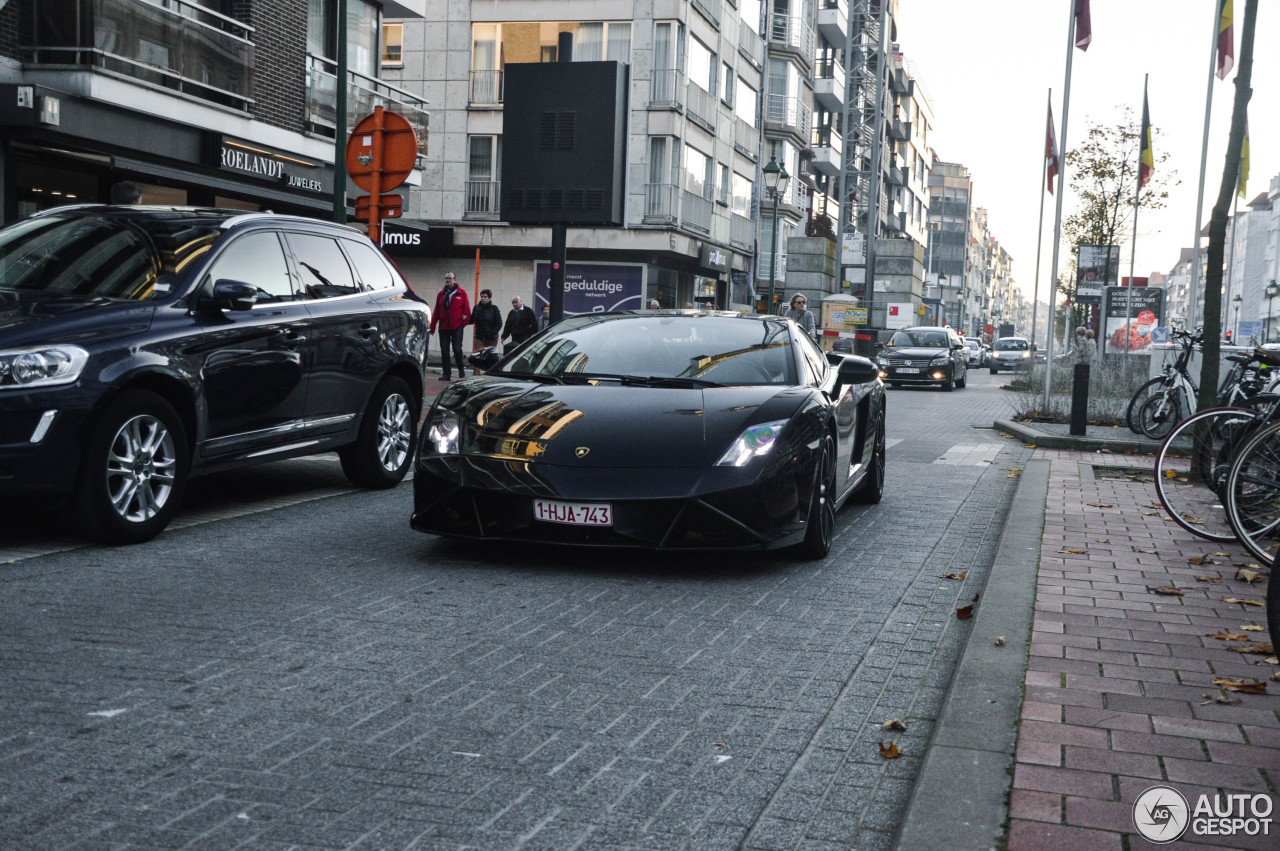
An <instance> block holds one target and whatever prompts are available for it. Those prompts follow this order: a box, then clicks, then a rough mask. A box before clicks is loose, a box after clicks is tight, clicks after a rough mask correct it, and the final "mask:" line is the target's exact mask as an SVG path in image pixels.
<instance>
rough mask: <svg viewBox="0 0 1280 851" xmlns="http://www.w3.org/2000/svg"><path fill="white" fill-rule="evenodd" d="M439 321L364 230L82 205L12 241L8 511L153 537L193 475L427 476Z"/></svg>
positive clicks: (5, 433)
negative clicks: (428, 381)
mask: <svg viewBox="0 0 1280 851" xmlns="http://www.w3.org/2000/svg"><path fill="white" fill-rule="evenodd" d="M429 316H430V314H429V311H428V309H427V307H426V306H425V305H423V304H422V303H420V302H419V301H417V300H415V299H413V298H412V297H410V296H409V295H408V289H407V287H406V285H405V282H404V280H403V278H401V276H400V274H399V273H398V272H397V271H396V270H395V268H394V266H392V265H391V264H390V263H389V262H388V261H387V259H386V258H385V257H384V256H383V255H382V253H381V251H379V250H378V249H377V248H376V247H375V246H374V245H373V243H372V242H370V241H369V240H368V238H367V237H364V236H362V235H361V234H360V232H359V231H357V230H355V229H353V228H349V227H346V226H343V225H337V224H330V223H326V222H322V221H314V220H310V219H303V218H295V217H291V216H279V215H272V214H264V213H249V214H246V213H244V212H242V211H231V210H217V209H200V208H174V207H105V206H81V207H62V208H56V209H53V210H49V211H47V212H44V213H40V214H37V215H35V216H32V217H31V218H28V219H26V220H24V221H21V222H18V223H16V224H13V225H10V226H9V227H7V228H5V229H4V230H2V231H0V497H4V498H21V499H24V500H30V501H38V502H46V503H51V504H55V505H60V506H62V507H63V508H64V509H66V510H67V511H68V512H69V514H70V515H71V520H72V522H73V524H74V528H75V529H76V530H77V531H80V532H83V533H86V534H88V535H90V536H92V537H96V538H99V539H101V540H105V541H109V542H114V543H129V542H138V541H143V540H146V539H148V538H151V537H153V536H155V535H156V534H158V533H159V532H160V531H161V530H162V529H164V527H165V525H167V524H168V523H169V521H170V520H171V519H172V518H173V516H174V514H175V512H176V511H177V510H178V506H179V505H180V503H181V501H182V495H183V492H184V490H185V489H186V486H187V482H188V480H189V479H190V478H191V477H192V476H196V475H200V474H203V473H210V472H214V471H218V470H227V469H232V468H236V467H241V466H244V465H248V464H255V463H259V462H263V461H271V460H277V459H284V458H291V457H296V456H300V455H310V454H314V453H318V452H326V451H333V450H337V452H338V454H339V457H340V458H341V461H342V468H343V470H344V471H345V472H346V474H347V476H348V477H349V478H350V479H351V480H352V481H353V482H355V483H357V484H360V485H363V486H366V487H375V488H377V487H391V486H393V485H395V484H397V483H398V482H399V481H400V480H401V479H402V478H403V477H404V476H405V474H406V473H407V472H408V470H409V466H410V462H411V458H412V455H413V448H414V436H415V426H416V423H417V421H418V412H419V411H420V410H421V405H422V397H423V371H424V365H425V351H426V341H427V326H428V322H429Z"/></svg>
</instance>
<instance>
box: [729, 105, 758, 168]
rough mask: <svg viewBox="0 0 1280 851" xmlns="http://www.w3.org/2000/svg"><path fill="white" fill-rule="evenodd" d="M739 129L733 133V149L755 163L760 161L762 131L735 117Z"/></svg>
mask: <svg viewBox="0 0 1280 851" xmlns="http://www.w3.org/2000/svg"><path fill="white" fill-rule="evenodd" d="M734 119H735V121H736V122H737V129H736V130H734V133H733V149H734V150H735V151H737V152H738V153H740V154H742V155H743V156H744V157H746V158H747V159H749V160H751V161H752V162H753V163H754V162H759V160H760V131H759V130H757V129H756V128H755V127H753V126H752V125H750V124H748V123H747V122H745V121H743V120H742V119H741V118H739V117H738V116H734Z"/></svg>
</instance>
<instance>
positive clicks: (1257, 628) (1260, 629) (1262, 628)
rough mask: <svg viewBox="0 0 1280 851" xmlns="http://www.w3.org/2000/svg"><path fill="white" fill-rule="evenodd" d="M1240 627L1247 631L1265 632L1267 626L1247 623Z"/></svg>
mask: <svg viewBox="0 0 1280 851" xmlns="http://www.w3.org/2000/svg"><path fill="white" fill-rule="evenodd" d="M1240 628H1241V629H1243V630H1244V631H1245V632H1264V631H1265V630H1266V627H1265V626H1258V625H1257V624H1256V623H1251V624H1246V625H1244V626H1242V627H1240Z"/></svg>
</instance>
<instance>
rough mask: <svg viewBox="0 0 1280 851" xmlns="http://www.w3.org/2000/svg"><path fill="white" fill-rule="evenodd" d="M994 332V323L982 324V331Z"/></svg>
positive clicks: (985, 332) (986, 332)
mask: <svg viewBox="0 0 1280 851" xmlns="http://www.w3.org/2000/svg"><path fill="white" fill-rule="evenodd" d="M995 332H996V326H994V325H991V324H989V323H988V324H987V325H983V326H982V333H984V334H994V333H995Z"/></svg>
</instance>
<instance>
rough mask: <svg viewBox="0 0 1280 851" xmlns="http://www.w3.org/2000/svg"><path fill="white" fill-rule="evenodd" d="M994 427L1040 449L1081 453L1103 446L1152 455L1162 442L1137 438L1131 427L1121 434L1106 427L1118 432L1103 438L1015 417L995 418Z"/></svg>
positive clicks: (1109, 449)
mask: <svg viewBox="0 0 1280 851" xmlns="http://www.w3.org/2000/svg"><path fill="white" fill-rule="evenodd" d="M995 427H996V430H997V431H1003V432H1005V433H1006V434H1012V435H1013V436H1014V437H1016V438H1018V439H1019V440H1021V441H1022V442H1024V443H1034V444H1035V445H1036V446H1037V447H1039V448H1041V449H1076V450H1079V451H1082V452H1097V451H1098V450H1100V449H1105V450H1107V451H1109V452H1117V451H1119V452H1123V451H1124V450H1126V449H1128V450H1132V451H1133V452H1135V453H1138V454H1141V455H1152V454H1154V453H1155V452H1156V451H1157V450H1158V449H1159V448H1160V441H1156V440H1148V439H1147V438H1145V437H1138V436H1137V435H1135V434H1133V433H1132V432H1130V431H1129V430H1128V429H1124V430H1123V433H1120V432H1121V430H1120V429H1110V428H1107V429H1106V430H1107V431H1115V432H1117V433H1119V434H1118V435H1117V436H1114V437H1113V436H1110V435H1108V436H1106V437H1100V436H1098V435H1096V434H1086V435H1074V434H1056V433H1054V432H1052V431H1046V430H1045V429H1040V428H1036V427H1035V426H1034V425H1032V424H1031V423H1022V422H1015V421H1013V420H996V422H995Z"/></svg>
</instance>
